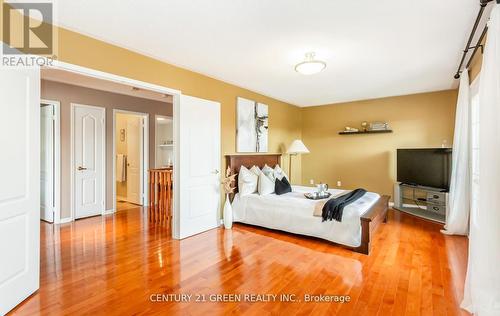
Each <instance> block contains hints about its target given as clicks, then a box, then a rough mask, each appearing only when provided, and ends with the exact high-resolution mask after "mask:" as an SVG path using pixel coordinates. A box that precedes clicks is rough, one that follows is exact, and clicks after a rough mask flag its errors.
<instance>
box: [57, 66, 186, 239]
mask: <svg viewBox="0 0 500 316" xmlns="http://www.w3.org/2000/svg"><path fill="white" fill-rule="evenodd" d="M48 68H52V69H59V70H64V71H69V72H72V73H77V74H81V75H85V76H89V77H93V78H97V79H102V80H108V81H112V82H117V83H122V84H126V85H132V86H135V87H138V88H143V89H145V90H151V91H155V92H158V93H164V94H170V95H172V97H173V101H172V103H173V112H172V116H173V128H174V131H173V136H174V137H173V141H174V144H178V145H177V146H174V157H173V158H174V159H173V179H174V181H173V184H172V186H173V195H174V198H173V201H172V210H173V212H172V213H173V214H172V215H173V219H172V237H173V238H175V239H179V225H180V222H179V212H180V209H179V194H180V193H179V172H177V169H178V168H179V166H178V164H179V145H180V143H179V107H180V101H181V100H180V99H181V94H182V92H181V91H180V90H176V89H172V88H168V87H165V86H161V85H156V84H153V83H148V82H144V81H140V80H136V79H132V78H128V77H124V76H119V75H115V74H112V73H108V72H104V71H100V70H95V69H91V68H87V67H83V66H78V65H75V64H70V63H67V62H63V61H59V60H54V62H53V64H52V66H50V67H48Z"/></svg>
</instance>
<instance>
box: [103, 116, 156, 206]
mask: <svg viewBox="0 0 500 316" xmlns="http://www.w3.org/2000/svg"><path fill="white" fill-rule="evenodd" d="M119 113H122V114H132V115H136V116H140V117H142V119H143V120H144V131H143V133H142V140H141V141H142V151H143V152H142V170H141V173H142V176H141V184H142V185H141V197H142V198H141V201H142V205H143V206H147V205H148V203H149V200H148V196H149V191H148V189H149V186H148V185H147V183H148V170H149V113H143V112H135V111H128V110H120V109H113V209H112V212H113V213H114V212H116V198H117V196H116V115H117V114H119Z"/></svg>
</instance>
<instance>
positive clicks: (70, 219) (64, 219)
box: [59, 217, 73, 224]
mask: <svg viewBox="0 0 500 316" xmlns="http://www.w3.org/2000/svg"><path fill="white" fill-rule="evenodd" d="M72 221H73V218H71V217H66V218H61V220H60V221H59V224H66V223H71V222H72Z"/></svg>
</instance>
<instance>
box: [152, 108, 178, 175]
mask: <svg viewBox="0 0 500 316" xmlns="http://www.w3.org/2000/svg"><path fill="white" fill-rule="evenodd" d="M158 118H164V119H167V120H170V121H172V126H173V120H174V119H173V117H171V116H168V115H159V114H155V150H154V152H155V165H154V167H155V168H159V167H158V151H159V148H158V147H159V145H160V144H159V143H158V125H159V124H158ZM172 138H173V135H172ZM172 147H173V146H172Z"/></svg>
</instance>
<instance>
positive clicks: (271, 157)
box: [226, 154, 390, 255]
mask: <svg viewBox="0 0 500 316" xmlns="http://www.w3.org/2000/svg"><path fill="white" fill-rule="evenodd" d="M266 164H267V165H268V166H269V167H271V168H274V166H275V165H277V164H281V154H238V155H226V165H227V166H228V167H229V168H230V170H231V174H234V173H238V172H239V171H240V168H241V166H245V167H247V168H248V169H250V168H251V167H252V166H257V167H259V168H262V167H264V165H266ZM235 186H236V189H235V193H236V192H238V176H236V180H235ZM233 198H234V194H233V195H232V196H231V200H232V199H233ZM389 198H390V197H389V196H387V195H382V196H381V197H380V198H379V199H378V200H377V202H376V203H375V204H374V205H373V206H372V207H371V208H370V209H369V210H368V211H366V212H365V213H364V214H363V215H362V216H361V245H359V247H349V246H345V245H341V244H336V243H333V244H336V245H339V246H341V247H344V248H348V249H351V250H353V251H356V252H359V253H362V254H365V255H367V254H369V252H370V243H371V241H372V238H373V234H374V233H375V231H376V230H377V228H378V226H379V225H380V223H382V222H383V223H385V222H387V210H388V208H389Z"/></svg>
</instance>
